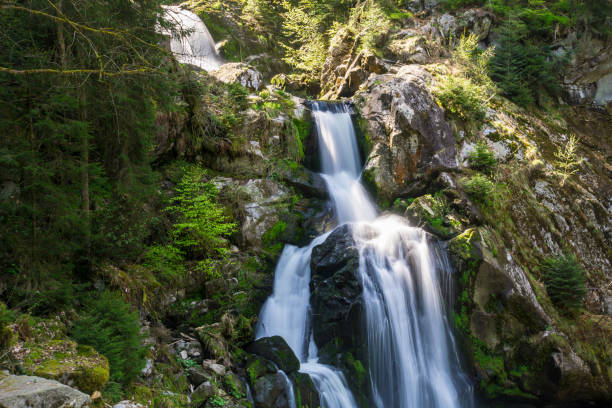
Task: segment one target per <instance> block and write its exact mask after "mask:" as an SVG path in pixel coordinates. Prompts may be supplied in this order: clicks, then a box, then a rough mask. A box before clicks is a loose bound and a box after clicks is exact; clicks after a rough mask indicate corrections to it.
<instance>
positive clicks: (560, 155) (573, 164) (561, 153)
mask: <svg viewBox="0 0 612 408" xmlns="http://www.w3.org/2000/svg"><path fill="white" fill-rule="evenodd" d="M577 151H578V139H577V138H576V136H574V135H571V136H570V138H569V140H568V141H567V143H566V144H565V145H564V146H562V147H559V148H558V149H557V153H555V158H556V159H557V160H556V161H555V168H556V173H557V174H559V175H560V176H561V185H564V184H565V182H566V181H567V179H568V178H569V177H570V176H571V175H572V174H574V173H576V172H577V171H578V166H579V165H580V163H582V158H581V157H579V156H578V153H577Z"/></svg>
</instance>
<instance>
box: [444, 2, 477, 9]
mask: <svg viewBox="0 0 612 408" xmlns="http://www.w3.org/2000/svg"><path fill="white" fill-rule="evenodd" d="M486 1H487V0H445V1H444V4H445V5H446V6H447V7H448V8H449V9H451V10H456V9H458V8H462V7H467V6H482V5H484V4H485V2H486Z"/></svg>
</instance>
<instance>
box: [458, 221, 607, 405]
mask: <svg viewBox="0 0 612 408" xmlns="http://www.w3.org/2000/svg"><path fill="white" fill-rule="evenodd" d="M498 245H499V242H496V239H495V237H494V235H493V234H492V233H491V232H490V231H487V229H486V228H484V229H471V230H467V231H466V232H464V233H463V234H461V235H459V236H457V237H456V238H454V239H452V240H450V241H449V244H448V247H449V252H450V255H451V259H452V261H453V263H454V264H455V266H456V267H457V269H458V271H459V274H458V277H457V286H458V291H459V292H461V295H458V296H457V298H458V299H459V300H458V302H459V305H458V306H457V309H458V310H459V312H458V313H457V314H456V315H455V323H456V325H457V326H458V328H459V329H460V330H462V331H463V332H464V333H468V334H469V338H470V339H471V340H469V341H468V346H469V348H470V354H471V356H472V360H473V365H474V367H475V371H476V376H477V377H478V379H479V382H480V385H481V387H482V390H483V391H484V392H485V393H486V394H487V396H488V397H499V396H500V395H501V396H504V397H505V398H509V399H515V400H517V401H520V400H521V399H522V398H527V399H529V398H531V399H533V400H538V399H541V400H543V401H559V402H563V403H568V402H572V401H589V400H591V401H606V400H608V399H609V396H610V392H611V391H612V390H611V389H610V388H611V387H610V385H609V383H608V385H606V382H607V381H606V379H605V377H606V375H605V374H603V373H602V372H601V371H600V370H601V369H600V368H599V366H598V365H597V364H596V363H594V364H595V365H592V366H589V365H587V364H586V362H585V361H584V360H583V359H581V358H580V357H579V356H578V355H577V354H576V352H575V350H574V349H573V347H574V345H572V344H571V343H570V341H569V339H568V337H567V336H566V335H565V334H564V333H562V332H561V331H559V330H557V329H555V328H554V324H555V321H554V320H553V319H552V318H551V317H550V316H548V314H547V313H546V312H545V311H544V309H543V307H542V305H541V304H540V300H539V296H538V295H536V290H537V288H536V289H534V286H533V285H532V283H531V282H530V279H529V277H528V275H527V273H526V272H525V271H524V270H523V268H521V266H520V265H518V264H517V263H516V262H515V261H514V259H513V257H512V255H511V254H510V252H509V251H508V250H506V249H505V248H503V247H502V248H499V247H498ZM494 251H495V252H494ZM602 374H603V376H602Z"/></svg>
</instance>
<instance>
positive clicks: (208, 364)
mask: <svg viewBox="0 0 612 408" xmlns="http://www.w3.org/2000/svg"><path fill="white" fill-rule="evenodd" d="M202 366H203V367H204V369H205V370H208V371H210V372H213V373H215V374H216V375H225V366H223V365H221V364H217V363H215V362H214V361H212V360H204V362H203V363H202Z"/></svg>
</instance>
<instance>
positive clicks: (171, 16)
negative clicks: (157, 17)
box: [162, 6, 223, 71]
mask: <svg viewBox="0 0 612 408" xmlns="http://www.w3.org/2000/svg"><path fill="white" fill-rule="evenodd" d="M164 9H165V11H166V12H165V15H164V19H165V20H166V21H168V22H170V23H172V24H173V25H174V27H173V29H172V31H169V30H164V31H163V32H162V33H163V34H166V35H169V36H170V37H171V39H170V50H171V51H172V53H173V54H174V56H175V57H176V59H177V60H178V61H179V62H180V63H182V64H190V65H194V66H197V67H199V68H201V69H203V70H205V71H213V70H216V69H218V68H219V67H220V66H221V65H223V60H222V59H221V57H220V56H219V54H218V53H217V49H216V48H215V41H214V39H213V38H212V36H211V35H210V32H208V28H206V25H205V24H204V23H203V22H202V20H201V19H200V17H198V16H197V15H196V14H194V13H192V12H191V11H189V10H186V9H183V8H181V7H180V6H164Z"/></svg>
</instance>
